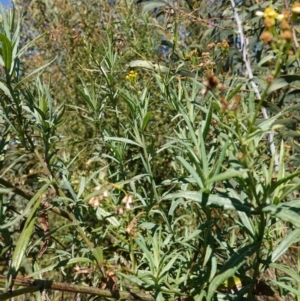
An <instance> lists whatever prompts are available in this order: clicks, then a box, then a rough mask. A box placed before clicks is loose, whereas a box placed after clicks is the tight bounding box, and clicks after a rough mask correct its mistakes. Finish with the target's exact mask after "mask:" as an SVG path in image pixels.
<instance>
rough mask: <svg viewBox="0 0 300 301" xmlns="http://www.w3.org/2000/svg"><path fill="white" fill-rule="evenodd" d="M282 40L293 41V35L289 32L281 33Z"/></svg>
mask: <svg viewBox="0 0 300 301" xmlns="http://www.w3.org/2000/svg"><path fill="white" fill-rule="evenodd" d="M280 37H281V39H283V40H286V41H291V40H292V38H293V35H292V33H291V32H290V31H289V30H285V31H283V32H282V33H281V35H280Z"/></svg>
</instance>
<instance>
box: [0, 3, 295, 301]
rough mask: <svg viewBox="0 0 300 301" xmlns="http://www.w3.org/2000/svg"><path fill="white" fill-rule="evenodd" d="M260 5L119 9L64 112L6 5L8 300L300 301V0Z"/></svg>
mask: <svg viewBox="0 0 300 301" xmlns="http://www.w3.org/2000/svg"><path fill="white" fill-rule="evenodd" d="M244 2H245V3H244ZM244 2H241V1H231V3H230V4H231V6H227V3H225V4H224V3H223V2H222V1H192V0H191V1H155V2H154V1H138V3H135V2H132V1H108V5H109V7H108V8H109V12H111V18H112V20H114V22H112V23H113V24H112V25H113V26H112V25H111V24H105V26H106V27H105V32H102V31H101V34H102V35H101V41H99V44H97V43H96V44H95V42H94V43H91V42H90V41H89V36H88V35H86V36H85V35H84V32H85V31H84V22H82V23H80V26H79V28H80V32H79V31H78V32H75V34H73V36H72V37H70V40H72V41H76V43H78V45H80V47H82V51H84V53H86V56H87V57H88V59H87V60H86V61H85V63H84V64H82V63H81V61H79V56H78V52H76V51H77V50H78V49H65V50H67V51H65V52H66V53H68V55H69V56H70V58H69V59H74V60H78V75H80V81H77V83H78V86H76V87H75V88H74V95H76V97H77V98H79V99H80V102H78V103H77V104H73V103H72V104H71V103H66V104H65V106H64V107H62V108H60V107H59V106H58V105H57V101H56V99H55V97H56V95H52V94H51V87H50V88H49V87H48V86H47V85H45V84H43V81H42V80H41V79H40V78H41V75H40V71H41V70H42V68H41V69H38V70H36V71H33V72H32V73H31V74H30V76H27V77H26V74H24V73H22V72H20V70H21V69H19V66H20V65H22V56H21V55H22V54H23V53H25V51H26V49H27V47H25V48H23V49H22V51H19V52H18V47H17V45H18V42H19V39H18V35H19V32H18V30H20V28H21V27H20V23H17V27H16V28H17V30H16V31H13V30H12V29H13V28H14V27H13V18H9V16H10V15H9V13H8V12H7V13H3V20H2V23H1V24H2V27H1V30H2V31H1V34H0V40H1V43H2V49H1V58H2V61H0V63H1V65H2V66H3V74H2V75H1V85H0V89H1V91H2V92H1V93H2V94H1V99H0V101H1V102H0V104H1V118H2V120H1V126H2V127H3V131H2V132H3V134H2V136H1V139H2V140H1V141H2V142H1V153H0V154H1V161H0V162H1V177H0V185H1V199H0V205H1V206H0V231H1V232H0V234H1V236H0V243H1V247H2V250H0V255H1V259H2V258H3V259H5V260H4V261H5V262H6V264H5V265H4V268H3V269H2V270H1V273H2V271H3V275H0V281H1V283H3V284H4V283H6V284H4V285H3V287H5V289H3V290H2V291H1V293H0V299H1V300H2V299H3V300H4V299H7V298H11V297H17V296H19V295H22V294H25V293H28V294H30V293H35V298H36V299H40V298H41V296H43V298H47V294H48V295H49V296H51V297H53V298H59V295H58V293H57V292H56V290H62V291H64V294H65V293H66V292H70V293H71V294H72V295H70V297H69V295H68V297H67V298H74V296H75V294H80V296H81V297H80V298H83V299H87V298H88V297H86V296H87V294H89V295H92V296H93V295H94V296H97V295H98V296H102V297H104V298H116V299H117V298H121V299H143V300H165V299H171V300H180V299H185V300H186V299H189V300H199V301H200V300H206V301H210V300H255V299H259V298H260V296H264V297H266V296H268V297H273V298H275V299H277V300H283V299H284V298H285V299H288V298H289V299H290V300H295V299H296V298H298V299H299V289H298V285H299V283H300V276H299V271H298V267H297V264H298V262H297V261H298V255H297V252H296V254H295V252H293V250H297V243H298V241H299V237H300V229H299V227H300V223H299V214H298V213H299V200H298V186H299V170H298V165H299V164H298V163H297V162H298V161H299V160H298V152H299V147H298V143H297V139H298V137H299V134H298V132H297V122H296V121H295V120H297V115H296V116H295V114H296V111H297V110H298V108H299V104H298V103H297V102H295V100H294V98H295V97H297V95H298V94H297V93H298V90H299V87H298V85H299V83H298V80H299V76H298V75H297V72H298V68H299V65H298V63H299V62H298V61H299V53H298V37H297V22H298V13H299V11H298V7H299V5H298V3H296V2H295V3H291V4H289V3H282V2H280V1H278V2H275V3H273V4H272V3H269V2H265V3H263V4H261V5H258V4H254V3H250V5H249V3H248V2H247V1H246V0H245V1H244ZM246 2H247V3H246ZM58 4H59V5H62V4H61V3H58ZM82 5H84V4H83V3H82ZM101 5H102V4H101ZM214 5H215V6H214ZM95 7H97V5H95ZM249 7H250V8H251V9H250V8H249ZM283 7H284V8H283ZM221 8H222V13H221V14H220V12H219V11H218V10H220V9H221ZM47 9H50V7H47ZM69 9H70V8H69ZM66 11H67V10H66ZM214 11H215V12H214ZM51 13H52V14H54V13H57V10H53V11H51ZM44 14H46V12H44ZM51 16H52V15H51ZM74 18H75V17H74ZM56 20H59V18H56ZM136 24H137V25H136ZM56 26H57V28H59V26H58V25H57V24H56ZM99 26H100V25H99ZM249 27H250V28H252V29H253V32H252V31H251V30H252V29H251V30H249ZM55 28H56V27H55ZM143 28H146V29H147V32H142V29H143ZM149 28H151V29H152V31H151V32H150V31H149ZM86 32H87V31H86ZM139 39H141V40H142V41H143V43H145V42H148V44H147V45H148V46H149V47H148V48H147V49H145V46H144V45H141V44H142V43H139ZM237 41H238V42H237ZM76 43H75V42H74V43H73V44H72V43H71V44H72V45H73V47H75V45H76ZM66 45H67V43H66ZM75 50H76V51H75ZM142 50H143V51H142ZM72 53H77V54H76V55H75V56H74V57H72ZM53 64H55V62H52V64H51V65H53ZM60 64H61V65H60V68H63V67H62V66H63V60H62V59H61V60H60ZM46 70H47V66H46ZM51 70H54V69H51ZM64 71H65V70H64ZM44 72H46V71H44ZM37 74H39V75H40V77H39V79H36V80H33V79H34V78H35V76H36V75H37ZM87 74H88V76H87ZM57 84H59V83H57ZM71 97H73V96H72V95H70V99H71ZM76 97H74V98H76ZM64 110H68V113H70V114H73V113H74V111H75V112H77V114H76V115H75V114H73V115H72V116H76V117H74V118H78V124H85V125H86V126H87V128H88V129H90V131H92V133H93V135H90V136H89V139H87V140H86V141H84V144H82V142H81V141H80V139H79V137H72V136H71V134H69V135H70V136H66V135H67V134H66V133H68V131H67V130H66V129H67V124H66V123H65V124H64V123H63V121H64V120H65V118H67V116H66V115H63V114H64ZM64 127H65V128H64ZM60 131H61V132H63V133H64V135H62V134H61V132H60ZM70 132H71V131H70ZM80 143H81V144H80ZM16 144H17V146H16ZM69 144H80V145H81V146H82V149H81V150H80V152H79V153H76V154H75V156H74V157H71V155H70V152H69V147H70V145H69ZM84 151H87V152H88V154H89V157H88V158H87V160H86V161H84V162H83V163H82V161H80V158H81V155H82V153H83V152H84ZM85 159H86V158H85ZM28 162H30V163H28ZM83 169H85V170H88V172H85V173H84V172H83ZM15 175H17V176H15ZM27 188H28V189H27ZM15 200H16V201H15ZM15 202H16V203H15ZM50 214H51V217H50V218H49V217H48V215H50ZM19 224H21V227H18V226H19ZM289 259H290V260H289ZM20 274H22V275H23V276H25V277H22V278H20V277H19V276H20ZM33 279H35V280H33ZM47 279H51V281H46V280H47ZM70 282H72V284H71V283H70ZM18 286H28V287H27V288H22V289H19V288H18ZM51 291H54V292H56V293H52V292H51ZM51 294H53V295H51ZM64 296H65V295H64Z"/></svg>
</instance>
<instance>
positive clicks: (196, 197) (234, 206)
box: [163, 191, 256, 214]
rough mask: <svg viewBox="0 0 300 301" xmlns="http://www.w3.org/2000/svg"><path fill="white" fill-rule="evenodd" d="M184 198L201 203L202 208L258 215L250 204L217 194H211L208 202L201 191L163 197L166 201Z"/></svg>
mask: <svg viewBox="0 0 300 301" xmlns="http://www.w3.org/2000/svg"><path fill="white" fill-rule="evenodd" d="M176 198H184V199H187V200H190V201H194V202H197V203H200V204H201V205H202V206H207V207H217V208H222V209H224V210H234V211H243V212H246V213H248V214H254V213H256V212H255V210H254V208H253V207H252V205H251V204H249V203H242V202H241V201H240V200H238V199H235V198H230V197H228V198H225V197H221V196H219V195H216V194H210V195H209V196H208V200H207V203H206V200H205V199H204V198H203V195H202V193H201V192H199V191H181V192H178V193H171V194H167V195H165V196H164V197H163V199H164V200H167V199H176Z"/></svg>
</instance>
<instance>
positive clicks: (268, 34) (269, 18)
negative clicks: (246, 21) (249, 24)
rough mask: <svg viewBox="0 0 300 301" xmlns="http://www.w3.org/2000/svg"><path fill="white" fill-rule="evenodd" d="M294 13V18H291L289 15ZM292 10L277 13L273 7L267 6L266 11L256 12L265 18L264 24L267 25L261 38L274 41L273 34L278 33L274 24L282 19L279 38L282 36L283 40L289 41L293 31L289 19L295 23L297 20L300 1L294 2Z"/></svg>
mask: <svg viewBox="0 0 300 301" xmlns="http://www.w3.org/2000/svg"><path fill="white" fill-rule="evenodd" d="M291 13H292V18H291V19H290V18H289V16H290V14H291ZM291 13H290V11H284V12H283V13H282V14H279V13H277V12H276V11H275V10H274V8H273V7H270V6H269V7H267V8H266V9H265V11H264V12H261V11H258V12H256V15H257V16H261V17H263V18H264V25H265V27H266V30H265V31H264V32H263V33H262V35H261V37H260V39H261V40H262V41H263V42H264V43H266V44H268V43H270V42H272V40H273V35H274V34H275V36H277V35H276V31H274V30H273V28H274V25H275V23H276V20H278V21H280V28H281V33H280V36H278V37H277V38H280V39H281V40H285V41H287V42H289V41H291V40H292V31H291V28H290V24H289V20H291V21H292V23H295V22H296V21H297V18H298V15H300V3H299V2H295V3H293V6H292V8H291Z"/></svg>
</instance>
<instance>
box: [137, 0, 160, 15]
mask: <svg viewBox="0 0 300 301" xmlns="http://www.w3.org/2000/svg"><path fill="white" fill-rule="evenodd" d="M161 6H166V2H165V1H159V0H156V1H151V2H150V3H147V4H146V5H145V6H144V7H143V10H142V14H145V13H148V12H151V11H153V10H154V9H155V8H156V7H161Z"/></svg>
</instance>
